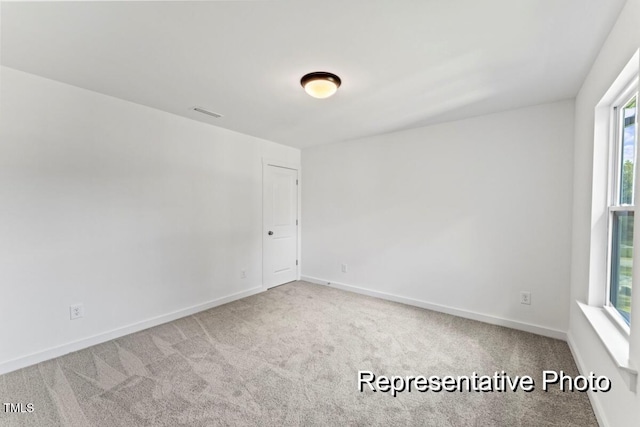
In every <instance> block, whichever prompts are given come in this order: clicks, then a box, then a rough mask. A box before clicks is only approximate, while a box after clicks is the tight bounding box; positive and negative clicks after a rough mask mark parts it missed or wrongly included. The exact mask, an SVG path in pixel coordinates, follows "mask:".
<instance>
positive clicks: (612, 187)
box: [604, 76, 640, 336]
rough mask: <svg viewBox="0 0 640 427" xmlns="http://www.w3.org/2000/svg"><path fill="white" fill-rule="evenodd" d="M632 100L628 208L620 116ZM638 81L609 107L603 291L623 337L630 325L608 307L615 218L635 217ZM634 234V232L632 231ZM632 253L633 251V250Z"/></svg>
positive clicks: (614, 308)
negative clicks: (617, 215)
mask: <svg viewBox="0 0 640 427" xmlns="http://www.w3.org/2000/svg"><path fill="white" fill-rule="evenodd" d="M634 97H635V99H636V127H635V132H636V134H635V150H634V170H633V183H634V188H633V192H632V196H631V204H621V203H620V197H621V191H622V170H621V164H622V155H623V150H624V148H623V143H622V142H623V140H622V138H623V135H624V116H623V115H622V114H621V112H622V111H624V107H625V106H626V105H628V104H629V102H630V101H631V100H632V99H633V98H634ZM638 100H639V94H638V77H637V76H636V77H635V78H633V79H632V80H631V81H630V82H629V83H627V84H626V85H625V86H624V89H623V90H621V91H620V92H619V93H618V94H617V95H616V96H615V99H614V101H613V102H612V103H611V104H610V113H609V114H610V115H609V173H608V176H607V180H608V183H607V187H608V191H607V193H608V194H607V252H606V254H607V255H606V267H607V268H606V272H607V276H606V286H605V287H604V288H605V289H604V310H605V312H606V313H607V315H608V316H609V317H610V318H611V319H612V320H613V321H614V324H615V325H616V326H617V327H618V328H619V329H620V330H621V331H622V332H624V334H625V335H627V336H629V335H630V334H631V328H630V322H629V323H627V320H626V319H625V318H624V317H623V316H622V314H620V313H619V312H618V309H617V308H616V307H615V306H613V304H612V303H611V276H612V264H613V251H614V248H613V246H614V236H613V230H614V216H615V213H616V212H632V213H633V215H634V223H635V212H636V200H635V193H636V189H635V183H636V174H637V173H638V171H637V164H638V162H637V160H638V158H639V156H638V149H639V148H640V147H639V144H638ZM634 233H635V228H634ZM634 249H635V248H634Z"/></svg>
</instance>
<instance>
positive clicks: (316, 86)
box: [300, 71, 342, 99]
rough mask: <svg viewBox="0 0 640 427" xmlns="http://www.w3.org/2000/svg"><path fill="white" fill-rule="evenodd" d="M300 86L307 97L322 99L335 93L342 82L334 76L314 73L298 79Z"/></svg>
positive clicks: (318, 72) (322, 72)
mask: <svg viewBox="0 0 640 427" xmlns="http://www.w3.org/2000/svg"><path fill="white" fill-rule="evenodd" d="M300 84H301V85H302V87H303V88H304V90H305V92H307V93H308V94H309V95H311V96H313V97H314V98H319V99H324V98H328V97H330V96H331V95H333V94H334V93H336V91H337V90H338V88H339V87H340V85H341V84H342V81H341V80H340V77H338V76H336V75H335V74H332V73H327V72H325V71H316V72H314V73H309V74H305V75H304V76H303V77H302V78H301V79H300Z"/></svg>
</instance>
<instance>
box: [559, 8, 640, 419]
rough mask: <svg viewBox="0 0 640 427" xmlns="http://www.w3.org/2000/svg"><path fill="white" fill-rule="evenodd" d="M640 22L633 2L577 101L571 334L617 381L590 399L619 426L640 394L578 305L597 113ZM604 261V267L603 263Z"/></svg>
mask: <svg viewBox="0 0 640 427" xmlns="http://www.w3.org/2000/svg"><path fill="white" fill-rule="evenodd" d="M639 22H640V0H628V1H627V3H626V5H625V7H624V9H623V10H622V12H621V14H620V16H619V18H618V21H617V22H616V25H615V26H614V27H613V29H612V30H611V33H610V34H609V37H608V38H607V41H606V42H605V44H604V45H603V47H602V49H601V51H600V54H599V55H598V57H597V59H596V61H595V62H594V64H593V66H592V68H591V71H590V72H589V74H588V76H587V78H586V79H585V82H584V84H583V86H582V88H581V90H580V92H579V94H578V96H577V98H576V114H575V147H574V153H575V154H574V202H573V245H572V269H571V299H572V304H571V306H570V307H571V317H570V327H569V335H570V341H571V345H572V347H573V350H574V352H575V353H576V355H577V356H578V357H577V358H578V359H579V360H581V364H582V366H581V368H582V370H583V371H586V372H589V371H594V372H596V373H598V374H601V375H608V376H610V378H611V379H612V381H613V388H612V390H611V391H610V392H608V393H597V394H593V395H592V396H591V397H592V401H593V402H594V408H595V409H596V414H597V415H598V416H599V418H600V420H601V423H603V424H604V425H607V426H615V427H617V426H632V425H637V422H638V420H640V394H637V393H632V392H630V391H629V390H628V388H627V387H626V385H625V384H624V381H623V379H622V377H621V376H620V373H619V371H618V369H617V368H616V367H615V366H614V364H613V362H612V360H611V358H610V357H609V356H608V354H607V353H606V351H605V349H604V347H603V345H602V343H601V342H600V340H599V338H598V337H597V335H596V334H595V333H594V331H593V329H592V328H591V326H590V324H589V323H588V322H587V320H586V318H585V317H584V315H583V314H582V312H581V311H580V309H579V308H578V306H577V304H575V303H573V301H574V300H578V301H581V302H586V301H587V295H588V289H589V271H590V239H591V232H592V228H593V227H594V226H596V224H595V223H593V224H592V215H591V208H592V200H591V196H592V185H591V183H592V181H593V166H594V157H593V156H594V109H595V107H596V104H597V103H598V102H599V101H600V99H601V98H602V96H603V95H604V94H605V92H606V91H607V89H609V87H610V85H611V84H612V83H613V82H614V80H615V79H616V77H617V76H618V74H619V73H620V72H621V71H622V69H623V67H624V66H625V65H626V64H627V62H628V61H629V60H630V59H631V57H632V56H633V54H634V52H635V51H636V50H637V49H638V48H639V47H640V25H639ZM598 163H599V162H598ZM603 253H604V252H603ZM602 262H603V263H604V262H605V261H604V259H603V260H602ZM603 287H604V284H603ZM603 289H604V288H603ZM603 292H604V291H603ZM634 295H638V294H637V293H635V294H634ZM634 304H635V301H634ZM635 307H638V305H637V304H636V305H635ZM635 316H637V313H636V314H635ZM639 326H640V325H639ZM630 344H631V347H632V354H631V361H632V363H634V364H635V366H636V367H640V329H638V328H633V327H632V330H631V343H630Z"/></svg>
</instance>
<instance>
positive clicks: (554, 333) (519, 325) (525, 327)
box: [300, 275, 567, 341]
mask: <svg viewBox="0 0 640 427" xmlns="http://www.w3.org/2000/svg"><path fill="white" fill-rule="evenodd" d="M300 280H304V281H307V282H311V283H315V284H318V285H325V286H327V285H329V286H331V287H334V288H338V289H342V290H345V291H350V292H355V293H358V294H363V295H368V296H371V297H376V298H382V299H386V300H389V301H394V302H399V303H402V304H407V305H413V306H416V307H421V308H426V309H427V310H433V311H438V312H441V313H447V314H452V315H454V316H458V317H464V318H465V319H471V320H477V321H479V322H484V323H489V324H491V325H498V326H505V327H507V328H511V329H517V330H520V331H525V332H531V333H532V334H537V335H543V336H545V337H550V338H555V339H559V340H563V341H566V340H567V333H566V332H564V331H560V330H557V329H551V328H547V327H544V326H539V325H534V324H531V323H525V322H518V321H515V320H508V319H503V318H501V317H495V316H490V315H487V314H482V313H476V312H474V311H468V310H462V309H459V308H454V307H449V306H446V305H440V304H434V303H430V302H426V301H421V300H417V299H413V298H407V297H403V296H399V295H394V294H389V293H386V292H380V291H373V290H371V289H366V288H361V287H358V286H353V285H348V284H345V283H340V282H334V281H332V280H325V279H319V278H317V277H310V276H304V275H303V276H302V278H301V279H300Z"/></svg>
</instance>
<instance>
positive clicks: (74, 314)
mask: <svg viewBox="0 0 640 427" xmlns="http://www.w3.org/2000/svg"><path fill="white" fill-rule="evenodd" d="M69 315H70V317H71V320H75V319H79V318H81V317H84V304H74V305H72V306H70V307H69Z"/></svg>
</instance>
